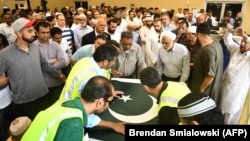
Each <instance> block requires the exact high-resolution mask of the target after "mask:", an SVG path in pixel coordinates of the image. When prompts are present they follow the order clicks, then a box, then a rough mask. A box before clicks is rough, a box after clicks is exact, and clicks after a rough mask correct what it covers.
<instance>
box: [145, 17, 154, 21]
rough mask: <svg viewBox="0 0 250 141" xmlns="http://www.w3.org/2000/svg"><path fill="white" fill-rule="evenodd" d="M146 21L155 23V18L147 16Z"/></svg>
mask: <svg viewBox="0 0 250 141" xmlns="http://www.w3.org/2000/svg"><path fill="white" fill-rule="evenodd" d="M144 20H145V21H153V18H152V17H151V16H146V18H145V19H144Z"/></svg>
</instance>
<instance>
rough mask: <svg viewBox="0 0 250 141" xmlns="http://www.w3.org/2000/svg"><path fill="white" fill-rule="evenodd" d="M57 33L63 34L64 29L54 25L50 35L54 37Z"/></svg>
mask: <svg viewBox="0 0 250 141" xmlns="http://www.w3.org/2000/svg"><path fill="white" fill-rule="evenodd" d="M56 34H62V30H61V29H60V28H59V27H52V28H51V30H50V35H51V36H52V37H53V36H54V35H56Z"/></svg>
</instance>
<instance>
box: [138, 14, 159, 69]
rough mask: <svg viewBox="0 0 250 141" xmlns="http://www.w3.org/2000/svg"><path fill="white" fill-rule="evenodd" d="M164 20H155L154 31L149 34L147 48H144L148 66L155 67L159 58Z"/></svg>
mask: <svg viewBox="0 0 250 141" xmlns="http://www.w3.org/2000/svg"><path fill="white" fill-rule="evenodd" d="M162 25H163V24H162V19H160V18H156V19H154V23H153V26H154V28H152V29H153V31H152V32H151V33H150V34H148V35H147V36H148V37H147V38H146V42H145V47H144V46H142V48H143V51H144V52H145V61H146V63H147V66H152V67H153V66H155V64H156V61H157V56H158V50H159V48H160V46H161V44H160V36H161V33H162V31H163V28H162Z"/></svg>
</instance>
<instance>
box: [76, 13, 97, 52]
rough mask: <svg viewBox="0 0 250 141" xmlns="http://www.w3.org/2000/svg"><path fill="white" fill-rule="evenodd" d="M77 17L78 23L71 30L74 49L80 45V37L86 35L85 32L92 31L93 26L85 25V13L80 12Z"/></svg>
mask: <svg viewBox="0 0 250 141" xmlns="http://www.w3.org/2000/svg"><path fill="white" fill-rule="evenodd" d="M78 19H79V24H78V26H77V27H75V29H74V30H73V32H74V41H75V47H76V49H79V48H80V47H81V43H82V37H83V36H84V35H86V34H87V33H89V32H92V31H93V28H92V27H91V26H89V25H87V17H86V15H84V14H80V15H78Z"/></svg>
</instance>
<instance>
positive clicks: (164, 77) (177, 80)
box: [161, 74, 181, 82]
mask: <svg viewBox="0 0 250 141" xmlns="http://www.w3.org/2000/svg"><path fill="white" fill-rule="evenodd" d="M180 78H181V76H179V77H177V78H171V77H167V76H166V75H164V74H162V75H161V79H162V81H175V82H179V81H180Z"/></svg>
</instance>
